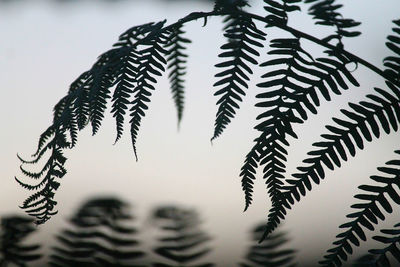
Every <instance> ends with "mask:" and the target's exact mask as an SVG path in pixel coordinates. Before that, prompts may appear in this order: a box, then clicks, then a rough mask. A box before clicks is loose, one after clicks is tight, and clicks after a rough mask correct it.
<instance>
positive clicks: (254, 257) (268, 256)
mask: <svg viewBox="0 0 400 267" xmlns="http://www.w3.org/2000/svg"><path fill="white" fill-rule="evenodd" d="M264 227H265V226H264V225H260V226H257V227H256V228H255V229H254V231H253V242H254V244H253V245H251V247H250V249H249V251H248V253H247V255H246V262H245V263H241V264H240V266H243V267H251V266H254V267H257V266H260V267H261V266H268V267H278V266H279V267H280V266H282V267H284V266H286V267H289V266H296V264H295V263H294V256H295V255H294V254H295V250H293V249H283V248H281V246H283V245H285V244H286V243H287V242H288V239H287V238H286V234H285V233H284V232H279V231H278V232H275V233H273V234H271V235H269V236H268V237H267V238H266V239H265V240H264V242H263V243H262V244H258V241H259V240H260V238H261V236H262V235H263V233H264Z"/></svg>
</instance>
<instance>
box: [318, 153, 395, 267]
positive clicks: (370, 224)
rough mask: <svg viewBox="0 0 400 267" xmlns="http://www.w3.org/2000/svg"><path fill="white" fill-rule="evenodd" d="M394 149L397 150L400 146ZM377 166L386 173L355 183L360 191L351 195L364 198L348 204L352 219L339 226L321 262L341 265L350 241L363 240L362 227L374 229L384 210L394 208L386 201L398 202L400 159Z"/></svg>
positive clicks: (348, 250)
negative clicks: (365, 181) (339, 229)
mask: <svg viewBox="0 0 400 267" xmlns="http://www.w3.org/2000/svg"><path fill="white" fill-rule="evenodd" d="M395 153H397V154H400V150H397V151H395ZM378 170H379V171H381V173H383V174H384V175H385V176H379V175H374V176H371V179H372V180H373V181H375V182H377V183H379V184H380V185H361V186H359V187H358V188H359V189H361V190H362V191H363V192H362V193H361V194H357V195H355V196H354V197H355V198H357V199H359V200H362V201H363V202H362V203H357V204H354V205H352V206H351V207H352V208H354V209H357V211H356V212H353V213H350V214H348V215H347V216H346V217H348V218H351V221H349V222H347V223H344V224H342V225H340V226H339V227H340V228H344V229H345V230H344V231H343V232H341V233H340V234H338V235H337V236H336V237H337V238H338V240H337V241H335V242H333V245H334V247H333V248H331V249H329V250H328V254H326V255H325V256H324V258H325V260H323V261H321V262H320V263H321V264H323V265H325V266H331V265H332V264H335V265H341V264H342V262H343V261H346V260H347V254H352V253H353V248H352V245H354V246H359V245H360V243H361V242H363V241H366V235H365V233H364V229H368V230H370V231H373V230H374V225H376V224H378V222H379V220H384V219H385V215H384V213H385V212H387V213H392V212H393V207H392V205H391V204H390V202H389V201H390V200H391V201H393V202H394V203H395V204H397V205H400V196H399V195H398V194H397V192H396V188H397V189H399V188H400V160H399V159H397V160H391V161H388V162H387V163H386V166H385V167H380V168H378ZM378 204H379V205H378Z"/></svg>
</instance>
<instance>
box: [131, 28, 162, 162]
mask: <svg viewBox="0 0 400 267" xmlns="http://www.w3.org/2000/svg"><path fill="white" fill-rule="evenodd" d="M160 26H161V25H160ZM165 38H166V36H165V34H159V35H158V36H157V37H155V38H153V39H150V40H149V41H148V42H144V43H143V46H145V48H143V49H142V50H140V51H138V54H139V55H140V56H139V57H138V66H137V73H136V76H135V81H136V86H135V88H134V89H133V94H134V99H133V100H132V101H131V108H130V109H129V111H130V118H131V119H130V121H129V123H130V124H131V138H132V145H133V150H134V152H135V156H136V159H137V153H136V138H137V134H138V131H139V126H140V123H141V120H142V118H143V117H144V115H145V110H147V109H148V106H147V103H148V102H150V96H151V94H152V93H151V91H152V90H154V86H153V85H152V84H153V83H157V80H156V79H155V76H161V74H162V72H164V71H165V68H164V65H165V64H166V63H167V62H166V60H165V58H164V55H165V54H166V53H167V51H166V50H165V49H164V48H163V45H164V44H165Z"/></svg>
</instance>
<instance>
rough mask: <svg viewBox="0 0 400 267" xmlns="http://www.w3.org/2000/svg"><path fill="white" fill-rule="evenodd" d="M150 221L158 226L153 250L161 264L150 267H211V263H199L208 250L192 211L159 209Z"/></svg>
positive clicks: (173, 207) (166, 207)
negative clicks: (159, 258) (159, 257)
mask: <svg viewBox="0 0 400 267" xmlns="http://www.w3.org/2000/svg"><path fill="white" fill-rule="evenodd" d="M152 220H153V221H154V222H155V223H156V224H157V225H159V227H160V230H161V231H162V235H163V236H162V237H161V238H159V240H158V244H157V245H156V248H155V249H154V252H155V253H156V254H158V255H159V256H161V257H162V258H163V260H162V261H161V262H154V264H153V266H165V267H166V266H182V267H184V266H187V267H189V266H192V267H211V266H214V264H212V263H204V262H203V263H199V261H201V260H202V258H203V257H204V256H205V255H206V254H207V253H208V252H210V248H209V247H208V246H205V245H206V244H207V243H208V241H209V240H210V237H209V236H208V235H207V234H206V233H204V232H203V231H201V230H199V228H198V227H199V224H200V220H199V218H198V215H197V213H196V212H195V211H193V210H189V209H185V208H180V207H175V206H165V207H159V208H157V209H156V210H155V211H154V213H153V215H152Z"/></svg>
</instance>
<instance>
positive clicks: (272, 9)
mask: <svg viewBox="0 0 400 267" xmlns="http://www.w3.org/2000/svg"><path fill="white" fill-rule="evenodd" d="M299 2H301V0H282V1H279V2H278V1H276V0H264V3H265V4H266V6H264V10H265V11H267V12H268V13H269V15H268V16H267V18H270V19H271V18H272V19H273V20H274V21H275V22H278V23H279V24H282V25H286V24H287V22H288V19H289V18H288V13H289V12H293V11H300V10H301V9H300V7H299V6H298V5H295V4H296V3H299ZM267 27H268V25H267Z"/></svg>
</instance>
